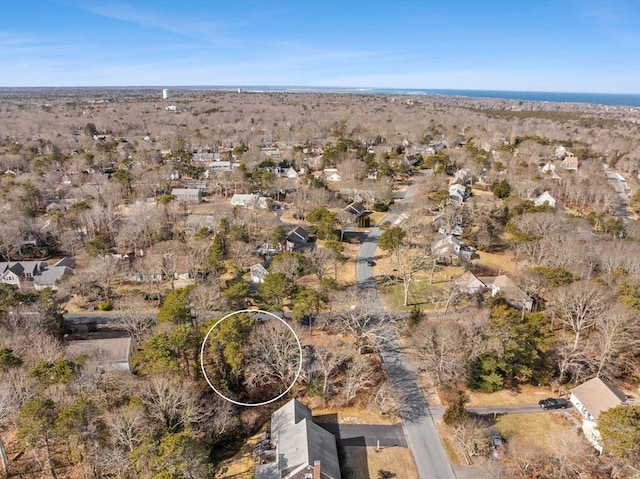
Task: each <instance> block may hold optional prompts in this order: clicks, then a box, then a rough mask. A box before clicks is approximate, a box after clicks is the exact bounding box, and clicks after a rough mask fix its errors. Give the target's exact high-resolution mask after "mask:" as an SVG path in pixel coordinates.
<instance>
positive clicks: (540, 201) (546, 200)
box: [533, 191, 556, 208]
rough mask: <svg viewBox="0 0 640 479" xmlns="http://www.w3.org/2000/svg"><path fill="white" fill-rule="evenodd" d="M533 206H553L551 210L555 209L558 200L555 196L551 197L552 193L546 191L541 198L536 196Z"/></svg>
mask: <svg viewBox="0 0 640 479" xmlns="http://www.w3.org/2000/svg"><path fill="white" fill-rule="evenodd" d="M533 204H534V205H536V206H544V205H545V204H546V205H549V206H551V208H555V207H556V199H555V198H554V197H553V196H551V193H549V192H548V191H545V192H544V193H542V194H541V195H539V196H536V197H535V198H534V199H533Z"/></svg>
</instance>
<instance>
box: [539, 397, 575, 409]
mask: <svg viewBox="0 0 640 479" xmlns="http://www.w3.org/2000/svg"><path fill="white" fill-rule="evenodd" d="M538 406H540V407H541V408H542V409H567V408H568V407H569V406H570V404H569V401H567V400H566V399H562V398H557V399H556V398H547V399H543V400H542V401H540V402H539V403H538Z"/></svg>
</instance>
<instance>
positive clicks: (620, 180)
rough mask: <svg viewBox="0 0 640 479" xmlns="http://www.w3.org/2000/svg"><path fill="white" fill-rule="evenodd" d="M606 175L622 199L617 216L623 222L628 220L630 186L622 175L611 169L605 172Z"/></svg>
mask: <svg viewBox="0 0 640 479" xmlns="http://www.w3.org/2000/svg"><path fill="white" fill-rule="evenodd" d="M605 174H606V175H607V178H609V181H611V183H612V184H613V188H614V189H615V190H616V194H617V195H618V196H619V197H620V207H619V208H618V211H617V215H618V217H619V218H622V219H623V220H625V221H626V220H627V193H628V186H627V182H626V180H625V179H624V177H623V176H622V175H620V174H619V173H616V172H614V171H611V170H609V169H606V170H605Z"/></svg>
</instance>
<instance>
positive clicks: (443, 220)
mask: <svg viewBox="0 0 640 479" xmlns="http://www.w3.org/2000/svg"><path fill="white" fill-rule="evenodd" d="M462 223H463V219H462V215H455V216H452V215H450V214H445V213H439V214H438V215H436V216H434V218H433V220H431V224H432V225H433V226H434V228H435V229H436V230H437V231H438V233H440V234H441V235H443V236H446V235H454V236H460V235H461V234H462V233H463V232H464V228H463V227H462Z"/></svg>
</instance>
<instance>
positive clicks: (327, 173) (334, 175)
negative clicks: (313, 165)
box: [322, 168, 342, 181]
mask: <svg viewBox="0 0 640 479" xmlns="http://www.w3.org/2000/svg"><path fill="white" fill-rule="evenodd" d="M322 173H323V174H324V179H325V181H341V180H342V176H340V173H338V170H337V168H325V169H324V170H323V171H322Z"/></svg>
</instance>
